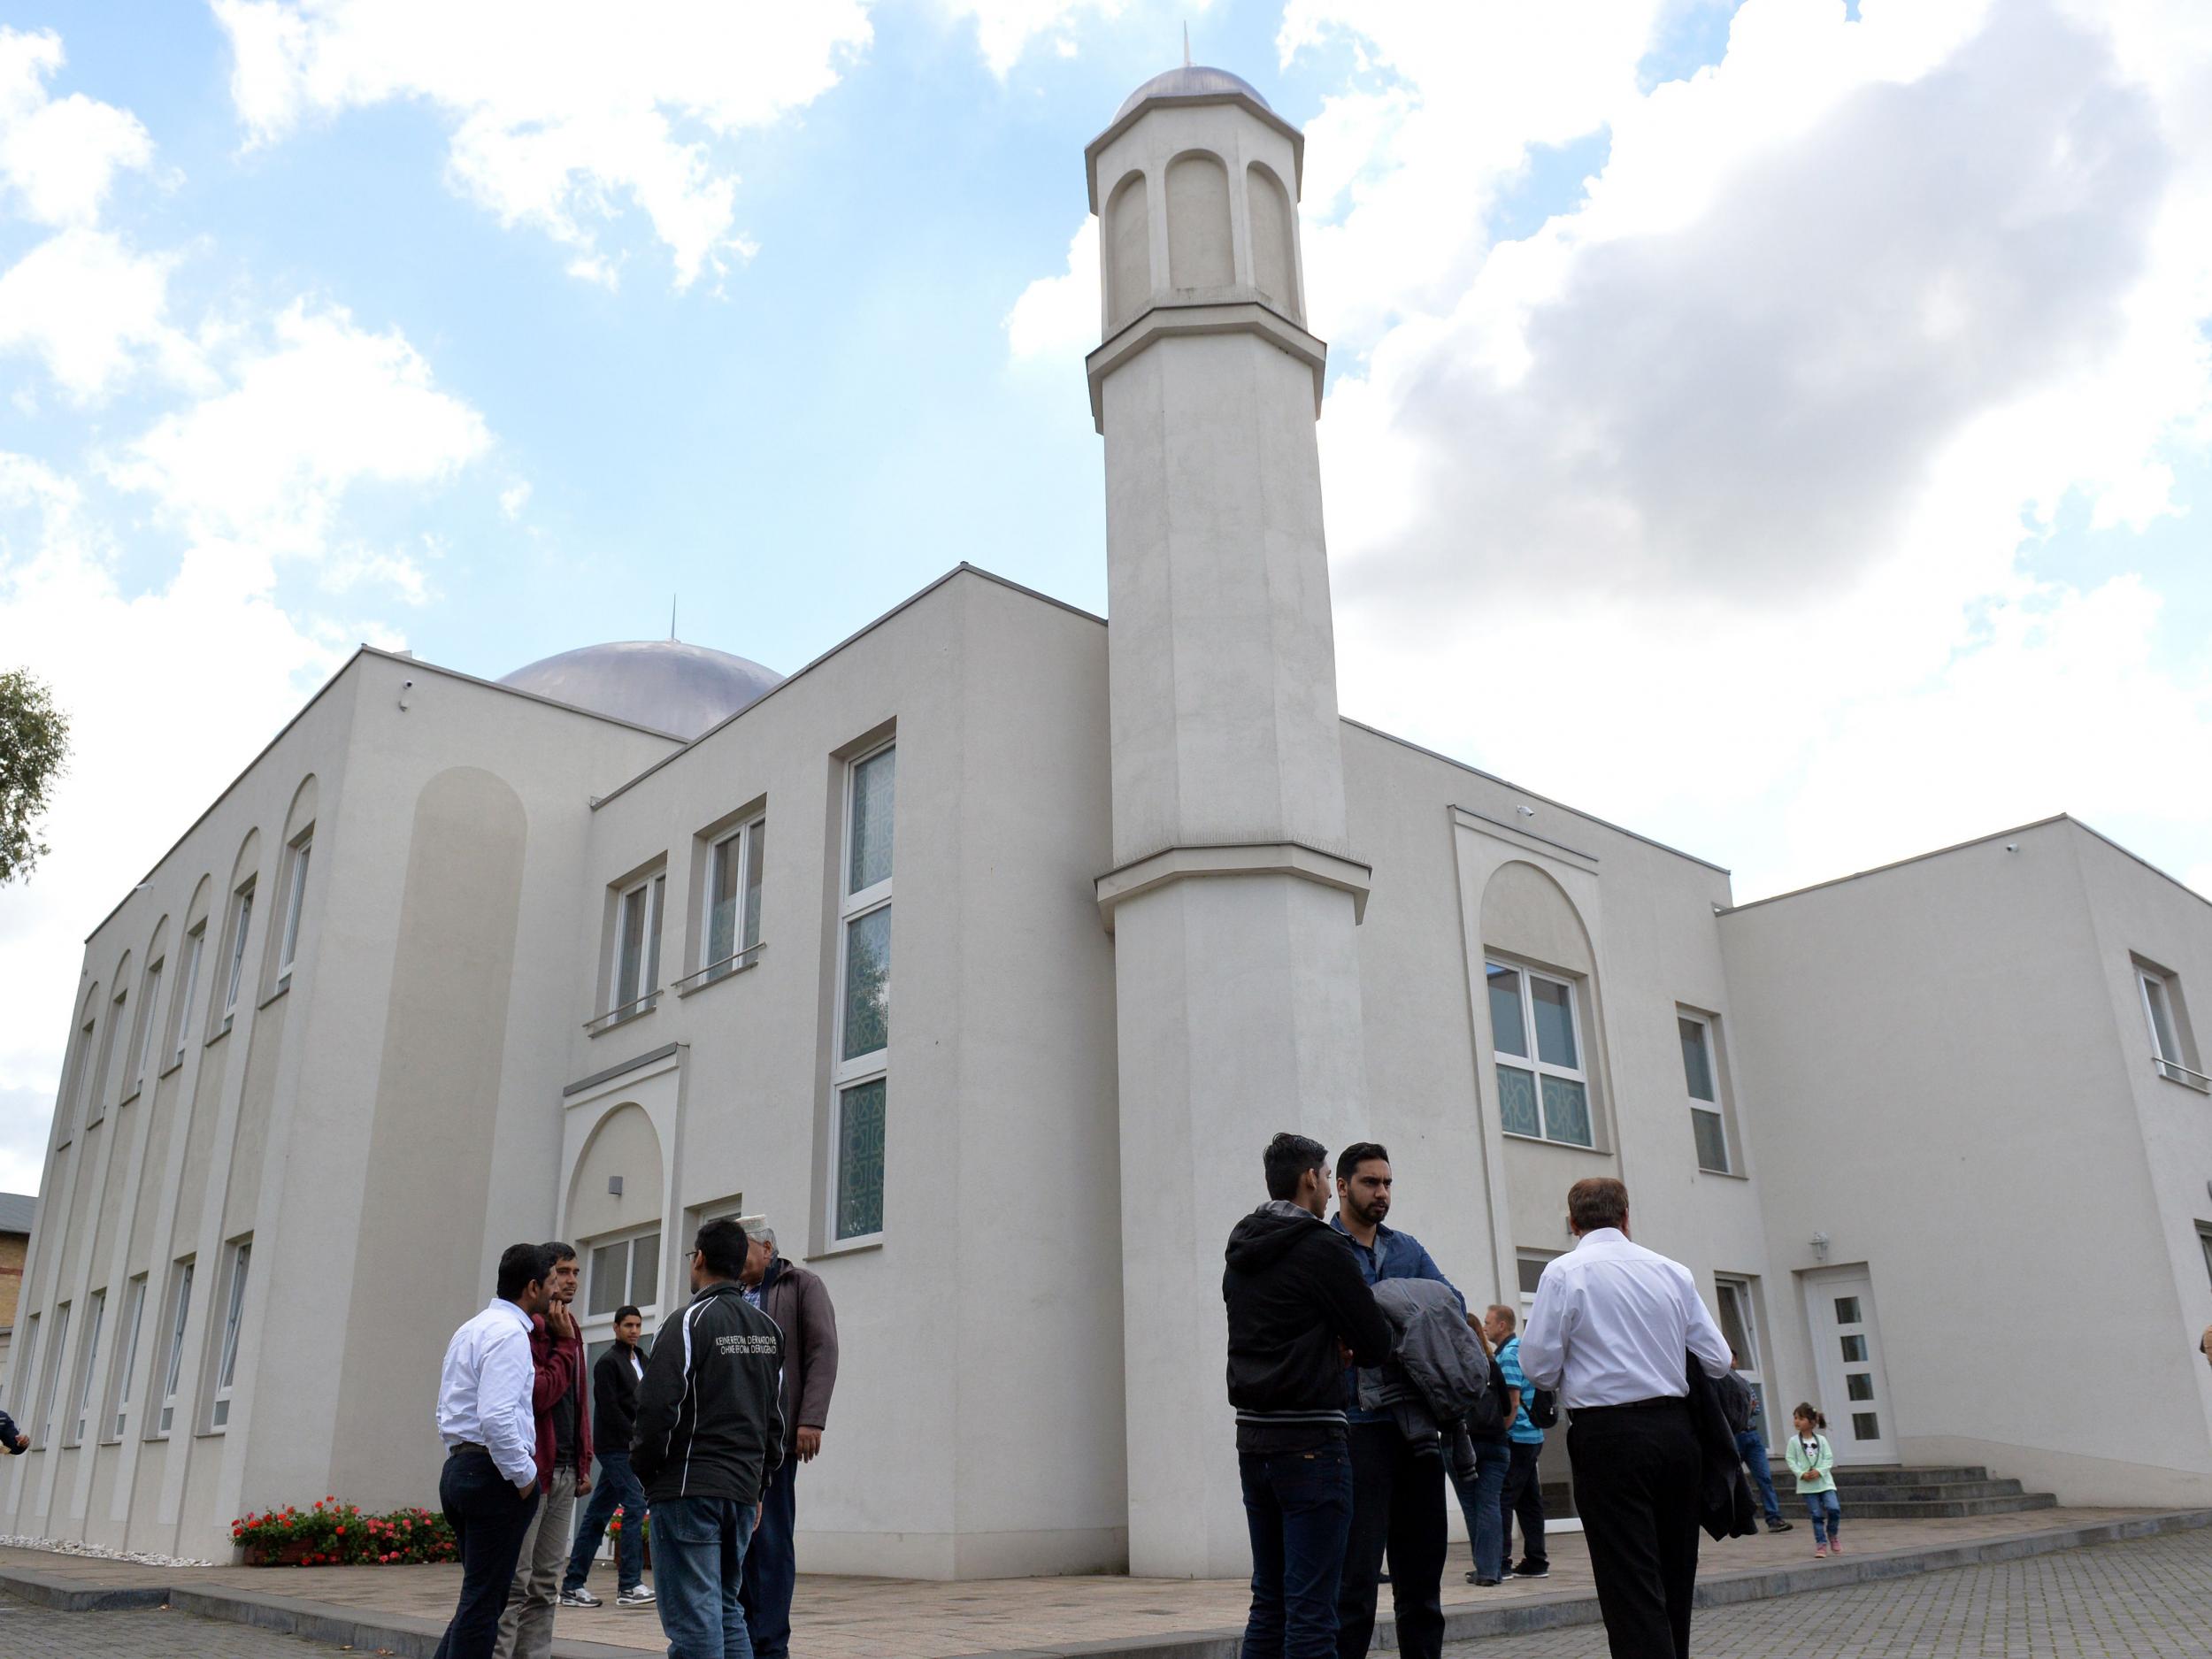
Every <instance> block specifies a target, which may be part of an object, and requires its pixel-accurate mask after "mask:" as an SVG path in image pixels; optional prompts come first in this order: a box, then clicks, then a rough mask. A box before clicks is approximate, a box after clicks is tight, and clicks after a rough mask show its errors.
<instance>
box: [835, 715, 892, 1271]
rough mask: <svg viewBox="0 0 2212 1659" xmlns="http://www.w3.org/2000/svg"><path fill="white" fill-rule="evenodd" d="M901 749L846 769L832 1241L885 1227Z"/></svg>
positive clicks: (838, 1242)
mask: <svg viewBox="0 0 2212 1659" xmlns="http://www.w3.org/2000/svg"><path fill="white" fill-rule="evenodd" d="M897 764H898V750H897V749H895V748H893V747H892V746H891V745H889V744H886V745H885V746H884V747H882V748H881V749H876V750H874V751H873V752H872V753H870V754H867V755H864V756H862V757H860V758H858V759H857V760H855V761H853V762H852V763H851V764H849V765H848V766H847V767H846V769H845V779H846V787H845V811H844V817H845V847H844V857H843V859H842V860H841V875H842V879H841V880H840V881H839V883H838V906H837V910H838V917H837V925H838V941H837V1019H836V1023H835V1025H833V1028H832V1029H833V1032H834V1033H835V1037H836V1042H837V1049H836V1057H835V1060H834V1063H833V1067H832V1080H831V1097H830V1136H829V1144H830V1179H829V1199H830V1219H831V1225H830V1242H831V1243H832V1244H833V1246H834V1245H841V1244H851V1243H855V1242H858V1241H861V1240H868V1239H872V1238H874V1237H876V1236H877V1235H879V1234H880V1233H882V1231H883V1183H884V1133H885V1125H886V1118H887V1113H888V1110H889V1107H890V1088H891V1083H890V1051H891V864H892V860H891V846H892V819H893V817H894V812H893V807H894V803H895V799H896V795H897V787H898V772H897Z"/></svg>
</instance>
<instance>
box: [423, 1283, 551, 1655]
mask: <svg viewBox="0 0 2212 1659" xmlns="http://www.w3.org/2000/svg"><path fill="white" fill-rule="evenodd" d="M551 1269H552V1263H550V1262H549V1260H548V1259H547V1257H546V1250H545V1247H544V1246H543V1245H541V1244H511V1245H509V1246H508V1247H507V1250H506V1254H504V1255H503V1256H501V1257H500V1258H499V1294H497V1295H496V1296H495V1297H494V1298H493V1299H492V1302H491V1305H490V1306H489V1307H488V1308H486V1309H485V1310H484V1311H483V1312H481V1313H480V1314H478V1315H477V1316H476V1317H474V1318H472V1319H471V1320H470V1321H469V1322H468V1323H467V1324H466V1325H463V1326H462V1327H461V1328H460V1329H459V1330H457V1331H456V1332H455V1333H453V1340H452V1341H450V1342H449V1343H448V1344H446V1350H445V1364H444V1366H443V1368H442V1370H441V1371H440V1373H439V1376H438V1435H439V1438H440V1439H442V1440H444V1441H445V1447H446V1460H445V1470H444V1472H443V1473H442V1474H441V1475H440V1476H439V1477H438V1501H439V1502H440V1504H441V1505H442V1507H443V1508H444V1509H445V1518H446V1520H447V1522H448V1523H449V1524H450V1525H451V1526H452V1528H453V1538H454V1542H455V1543H456V1544H457V1545H458V1546H459V1548H460V1552H461V1600H460V1603H459V1605H458V1606H457V1607H456V1608H455V1609H454V1612H453V1622H452V1623H451V1624H448V1625H447V1626H446V1632H445V1636H444V1638H443V1640H441V1641H440V1642H439V1643H438V1651H437V1655H436V1659H490V1655H491V1652H492V1647H493V1644H494V1643H495V1642H496V1641H497V1640H498V1638H499V1615H500V1612H501V1610H502V1609H504V1608H505V1606H506V1605H507V1590H508V1586H510V1585H511V1584H512V1583H513V1582H514V1576H515V1563H516V1562H517V1561H518V1559H519V1558H520V1556H521V1555H522V1540H523V1534H524V1533H526V1532H528V1531H529V1528H530V1517H532V1516H533V1515H534V1514H535V1513H536V1512H537V1507H538V1425H537V1414H536V1412H535V1411H534V1409H532V1407H531V1389H532V1386H533V1385H534V1383H535V1381H536V1377H537V1368H536V1366H535V1365H534V1363H533V1362H532V1360H531V1357H530V1322H531V1320H532V1318H533V1317H535V1316H536V1315H538V1314H541V1313H543V1312H544V1311H545V1310H546V1306H547V1304H548V1302H549V1301H550V1300H551V1297H552V1285H551Z"/></svg>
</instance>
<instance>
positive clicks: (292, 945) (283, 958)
mask: <svg viewBox="0 0 2212 1659" xmlns="http://www.w3.org/2000/svg"><path fill="white" fill-rule="evenodd" d="M314 850H315V838H314V832H313V831H309V832H308V833H306V834H304V835H303V836H301V837H300V838H299V840H298V841H296V842H295V843H294V844H293V847H292V869H291V879H290V880H288V881H287V882H286V883H285V886H284V932H283V933H282V935H281V937H282V940H283V943H282V945H281V946H280V948H279V949H278V952H277V977H276V988H277V989H279V990H282V989H283V988H284V987H286V986H288V985H289V984H291V983H292V963H293V961H294V959H295V958H296V956H298V954H299V946H300V911H301V910H302V908H303V906H304V904H305V902H306V899H307V859H308V855H309V854H311V853H312V852H313V851H314Z"/></svg>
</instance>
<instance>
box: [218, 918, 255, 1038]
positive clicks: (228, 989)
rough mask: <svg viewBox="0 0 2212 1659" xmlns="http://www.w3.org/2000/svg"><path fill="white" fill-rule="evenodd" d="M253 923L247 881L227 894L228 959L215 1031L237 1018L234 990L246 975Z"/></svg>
mask: <svg viewBox="0 0 2212 1659" xmlns="http://www.w3.org/2000/svg"><path fill="white" fill-rule="evenodd" d="M252 926H253V883H252V881H250V880H249V881H248V882H247V883H246V885H245V886H243V887H240V888H239V889H238V891H237V892H235V893H234V894H232V895H231V897H230V960H229V961H228V963H227V964H225V966H224V969H223V1023H222V1025H220V1026H219V1028H218V1034H220V1033H222V1032H225V1031H228V1030H229V1029H230V1027H231V1022H232V1021H233V1020H234V1019H235V1018H238V992H239V988H240V987H241V986H242V984H243V983H244V981H245V977H246V934H247V933H248V931H249V930H250V928H251V927H252Z"/></svg>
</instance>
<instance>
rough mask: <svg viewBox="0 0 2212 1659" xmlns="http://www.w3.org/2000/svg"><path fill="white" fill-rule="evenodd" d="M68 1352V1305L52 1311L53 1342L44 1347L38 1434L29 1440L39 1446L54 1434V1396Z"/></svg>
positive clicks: (46, 1442)
mask: <svg viewBox="0 0 2212 1659" xmlns="http://www.w3.org/2000/svg"><path fill="white" fill-rule="evenodd" d="M68 1351H69V1304H68V1303H67V1302H63V1303H62V1304H61V1305H60V1306H59V1307H58V1308H56V1309H55V1310H54V1340H52V1341H51V1342H50V1343H48V1344H47V1345H46V1375H45V1377H44V1379H42V1381H41V1382H40V1384H39V1386H38V1432H37V1433H35V1434H34V1435H33V1436H32V1437H31V1438H32V1439H33V1440H35V1441H37V1443H38V1444H39V1445H41V1446H44V1445H46V1444H48V1443H49V1441H50V1440H51V1439H52V1438H53V1432H54V1394H55V1393H56V1391H57V1390H58V1388H59V1387H60V1386H61V1379H62V1372H61V1359H62V1356H63V1355H65V1354H66V1353H67V1352H68Z"/></svg>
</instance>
